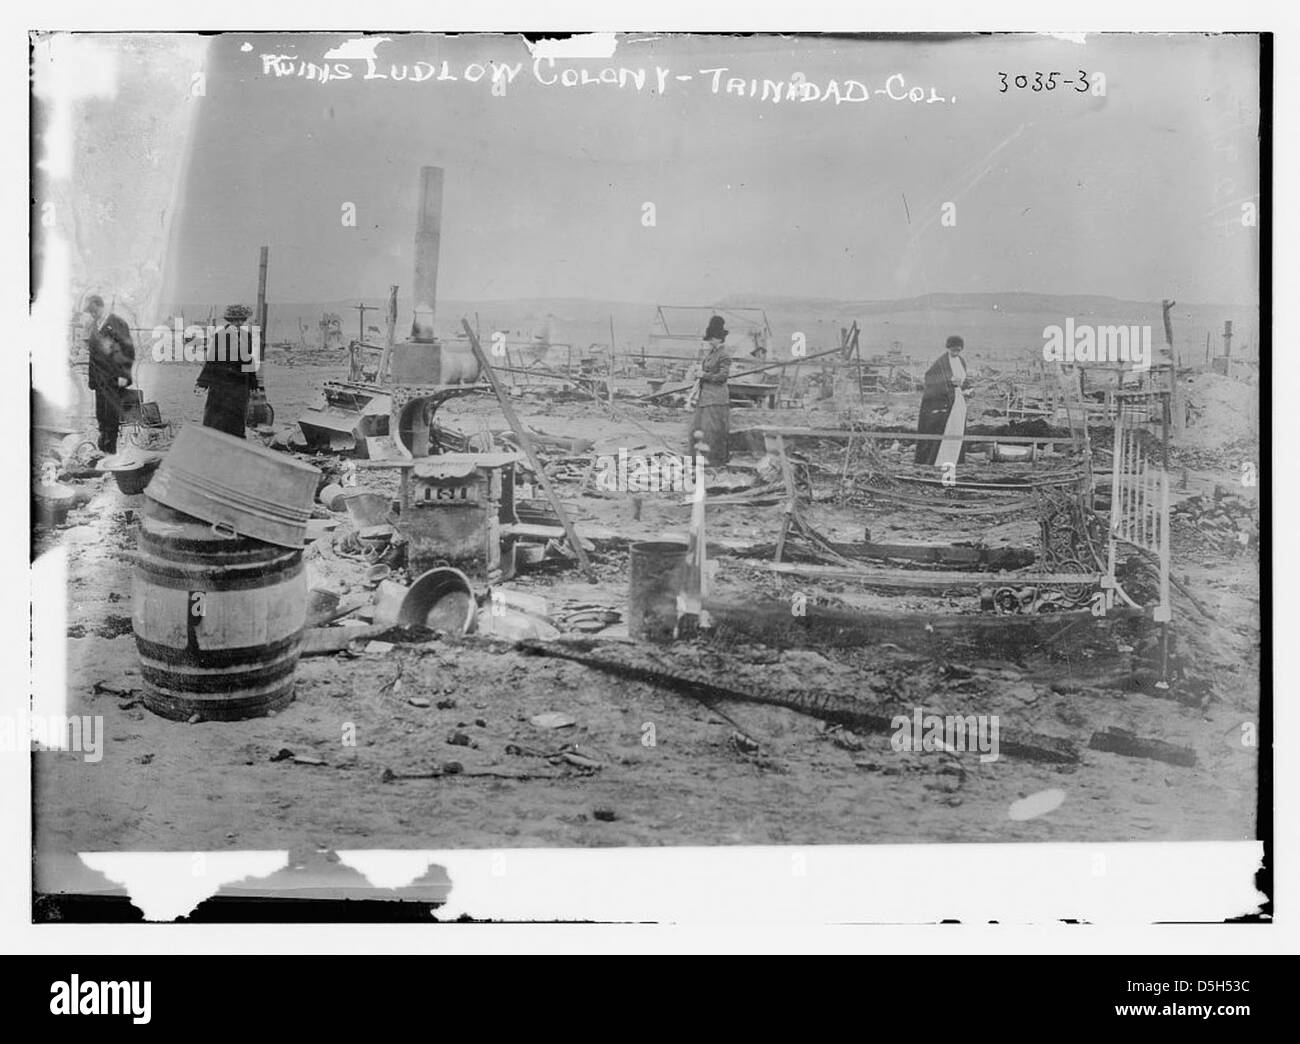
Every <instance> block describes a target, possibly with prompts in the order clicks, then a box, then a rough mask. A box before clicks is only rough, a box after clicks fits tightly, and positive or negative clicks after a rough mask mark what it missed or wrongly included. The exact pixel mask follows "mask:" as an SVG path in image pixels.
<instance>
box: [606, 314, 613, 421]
mask: <svg viewBox="0 0 1300 1044" xmlns="http://www.w3.org/2000/svg"><path fill="white" fill-rule="evenodd" d="M614 351H615V349H614V313H613V312H610V313H609V375H608V376H607V377H606V381H607V382H608V388H607V389H606V390H607V391H608V392H609V402H610V405H611V406H612V405H613V404H614Z"/></svg>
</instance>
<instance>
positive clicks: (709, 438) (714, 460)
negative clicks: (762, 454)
mask: <svg viewBox="0 0 1300 1044" xmlns="http://www.w3.org/2000/svg"><path fill="white" fill-rule="evenodd" d="M726 340H727V328H726V326H725V324H724V323H723V321H722V316H720V315H715V316H714V317H713V318H712V319H710V320H709V326H708V329H706V330H705V331H704V358H703V360H702V361H701V362H700V393H699V398H698V399H697V400H696V403H695V414H694V416H693V417H692V418H691V432H690V436H691V455H692V456H693V455H694V454H695V446H696V445H697V444H698V443H699V442H703V443H704V445H705V446H706V447H707V449H705V450H704V454H705V459H706V460H707V461H708V463H709V465H710V466H711V467H721V466H722V465H724V464H726V463H727V461H728V460H730V459H731V454H730V448H729V447H728V445H727V443H728V441H729V439H730V438H731V392H730V391H729V390H728V388H727V378H728V377H729V376H730V375H731V354H730V353H729V352H728V351H727V345H726ZM701 432H702V433H703V434H702V435H700V434H698V433H701Z"/></svg>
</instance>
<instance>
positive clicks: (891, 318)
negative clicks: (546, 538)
mask: <svg viewBox="0 0 1300 1044" xmlns="http://www.w3.org/2000/svg"><path fill="white" fill-rule="evenodd" d="M358 303H361V304H365V305H366V313H365V326H366V327H367V337H368V338H369V339H372V340H374V339H377V335H378V336H381V335H380V334H379V332H380V331H382V330H383V326H384V320H383V307H384V306H385V304H386V300H385V299H384V298H382V297H369V298H349V299H347V300H340V301H294V302H277V301H272V302H271V303H270V324H269V325H270V331H269V340H271V341H273V342H290V343H297V342H298V341H299V339H300V330H299V323H300V322H301V323H302V324H304V326H305V332H304V333H303V335H302V336H305V338H306V340H307V342H308V343H312V339H313V338H314V337H315V336H316V328H317V325H316V324H317V322H318V321H319V319H320V317H321V315H322V314H323V313H325V312H333V313H335V314H337V315H338V316H339V318H340V319H341V321H342V327H343V336H344V339H345V340H350V339H352V338H354V337H356V336H357V335H358V332H359V324H358V320H359V315H358V310H357V308H356V307H355V306H356V305H357V304H358ZM663 303H664V305H665V306H667V305H668V304H670V303H669V302H663ZM701 303H703V304H709V302H686V304H701ZM712 306H713V307H717V308H719V309H720V310H726V309H738V308H762V309H763V310H764V311H765V312H766V313H767V319H768V323H769V325H770V326H771V328H772V334H773V338H772V344H773V345H774V347H775V351H776V352H777V353H778V356H779V353H780V352H781V351H782V348H783V347H784V346H788V345H789V344H790V343H791V336H792V335H793V334H795V333H802V334H803V335H804V337H805V340H806V342H807V345H808V350H809V352H812V351H816V350H818V349H821V348H830V347H835V346H836V345H838V344H839V331H840V329H841V328H842V327H847V326H848V325H849V324H850V323H852V322H853V321H854V320H856V321H857V322H858V324H859V326H860V327H861V330H862V334H861V343H862V346H863V350H864V352H865V353H867V354H872V353H875V352H883V351H887V350H889V348H890V347H891V346H892V345H893V344H894V343H898V345H899V346H900V347H901V348H902V350H903V351H904V352H905V353H907V354H914V355H917V356H920V357H927V356H929V355H932V354H934V353H935V352H937V351H941V350H942V347H943V342H944V339H945V338H946V337H947V336H948V335H949V334H951V333H957V334H961V335H962V336H963V337H964V338H965V339H966V342H967V350H968V352H970V354H972V355H988V356H990V357H994V358H1015V357H1018V356H1022V355H1023V354H1024V353H1026V352H1028V353H1036V352H1038V351H1039V350H1041V347H1042V344H1043V328H1044V327H1045V326H1048V325H1051V324H1063V323H1064V321H1065V319H1066V318H1067V317H1071V318H1073V319H1074V320H1075V321H1076V322H1091V323H1095V324H1097V325H1103V324H1104V325H1109V324H1125V325H1128V324H1149V325H1150V326H1151V327H1152V339H1153V341H1154V342H1155V343H1163V341H1164V332H1163V327H1162V323H1161V311H1160V302H1159V301H1132V300H1122V299H1119V298H1113V297H1104V296H1099V295H1087V294H1077V295H1076V294H1071V295H1064V294H1038V293H1028V292H1007V293H992V294H990V293H932V294H923V295H920V296H917V297H908V298H898V299H889V300H871V299H860V300H841V299H831V298H810V297H794V296H781V295H772V294H732V295H729V296H727V297H725V298H723V299H722V300H721V301H717V302H712ZM209 307H210V305H209V304H206V303H204V304H191V305H188V306H186V307H185V308H184V309H183V314H184V315H186V316H187V317H190V318H191V319H194V320H197V321H204V320H206V317H207V315H208V311H209ZM411 308H412V305H411V303H410V301H409V300H407V299H406V298H405V297H402V296H400V295H399V298H398V312H397V314H398V324H397V331H398V337H399V338H400V337H402V336H404V335H405V333H406V331H407V329H409V324H410V321H411ZM220 310H221V306H220V305H218V306H217V314H220ZM437 314H438V318H437V324H436V325H437V329H438V334H439V336H441V337H444V338H451V337H455V336H458V335H459V333H460V322H461V318H462V317H465V318H468V319H469V321H470V323H471V325H473V324H474V323H475V321H476V314H477V322H478V326H479V329H480V331H481V332H482V333H483V334H484V336H486V335H487V334H488V333H490V332H491V331H494V330H504V331H506V333H507V335H508V336H509V337H511V338H512V339H516V338H517V339H521V340H527V339H530V338H532V337H533V336H535V335H537V334H539V333H542V332H543V331H546V332H548V334H549V338H550V340H551V342H552V343H557V344H565V343H567V344H571V345H573V346H574V348H575V350H582V349H586V348H588V346H590V345H593V344H595V345H601V346H604V345H608V343H609V340H610V320H611V318H612V319H613V324H614V336H615V340H616V342H617V345H618V349H619V351H621V352H622V351H640V350H641V349H643V348H644V349H645V350H646V351H647V352H652V353H653V352H662V353H665V354H684V355H689V354H691V353H693V352H694V350H695V347H694V344H693V343H692V340H691V338H693V336H694V335H695V334H696V333H698V334H703V332H704V325H705V323H706V322H707V318H708V317H707V309H703V310H698V311H690V310H678V311H675V312H673V313H671V314H670V322H671V323H672V332H673V333H674V334H677V333H681V334H684V335H685V337H686V338H687V339H686V340H683V341H665V340H662V339H659V338H655V337H652V336H651V335H652V333H661V332H662V328H661V327H660V326H658V324H657V322H656V318H657V316H656V305H655V303H653V302H635V301H607V300H592V299H586V298H573V297H564V298H515V299H509V300H483V301H463V300H444V301H439V302H438V306H437ZM1224 320H1231V321H1232V322H1233V325H1234V341H1233V343H1234V354H1235V353H1236V352H1237V351H1245V350H1247V349H1248V347H1249V346H1250V345H1252V344H1257V343H1258V336H1259V315H1258V309H1256V308H1252V307H1243V306H1241V305H1221V304H1205V303H1196V302H1183V301H1179V302H1178V304H1177V305H1176V307H1175V308H1174V311H1173V326H1174V339H1175V344H1176V346H1177V348H1178V351H1179V356H1180V359H1182V361H1184V362H1197V361H1200V360H1201V359H1202V357H1203V356H1204V354H1205V351H1206V340H1207V336H1208V339H1209V347H1210V351H1211V352H1212V353H1213V354H1218V353H1219V352H1220V351H1221V345H1222V330H1223V323H1224ZM727 321H728V324H729V327H730V329H731V330H732V331H733V334H734V335H735V336H733V338H732V340H733V341H739V340H740V338H741V334H742V332H743V329H744V317H743V316H737V315H729V316H728V317H727ZM697 327H698V330H697V329H696V328H697Z"/></svg>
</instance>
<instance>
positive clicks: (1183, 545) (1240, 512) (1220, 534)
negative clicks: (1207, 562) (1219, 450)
mask: <svg viewBox="0 0 1300 1044" xmlns="http://www.w3.org/2000/svg"><path fill="white" fill-rule="evenodd" d="M1169 528H1170V532H1171V537H1172V541H1173V546H1174V551H1175V553H1176V554H1189V555H1196V554H1205V553H1209V554H1214V555H1221V556H1228V557H1231V556H1233V555H1237V554H1241V553H1243V552H1245V551H1247V550H1249V549H1251V548H1256V547H1258V546H1259V518H1258V506H1257V504H1256V503H1255V501H1253V500H1251V499H1249V498H1247V497H1244V496H1240V495H1238V494H1233V493H1227V492H1226V491H1225V490H1224V488H1223V487H1222V486H1216V487H1215V490H1214V493H1213V495H1211V496H1207V495H1205V494H1200V493H1198V494H1197V495H1196V496H1193V497H1188V498H1187V499H1186V500H1183V501H1181V502H1180V503H1178V504H1177V505H1175V506H1174V507H1173V508H1172V509H1171V511H1170V513H1169Z"/></svg>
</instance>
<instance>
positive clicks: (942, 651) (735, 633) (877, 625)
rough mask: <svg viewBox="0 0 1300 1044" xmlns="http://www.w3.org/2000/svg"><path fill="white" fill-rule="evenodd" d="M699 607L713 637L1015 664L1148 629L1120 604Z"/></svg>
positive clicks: (760, 603) (1142, 614)
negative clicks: (887, 647) (925, 609)
mask: <svg viewBox="0 0 1300 1044" xmlns="http://www.w3.org/2000/svg"><path fill="white" fill-rule="evenodd" d="M704 608H705V609H707V610H708V611H709V615H710V616H711V617H712V618H713V621H714V632H713V633H714V638H715V640H717V641H724V642H725V641H728V640H735V639H736V638H741V639H744V640H756V641H760V642H762V643H763V644H765V645H770V646H772V647H774V648H785V649H809V648H825V649H846V648H862V647H866V646H871V645H879V644H882V643H886V642H888V643H892V644H894V645H898V646H900V647H901V648H904V649H910V650H913V651H916V652H919V653H924V654H926V655H946V654H947V653H949V652H951V651H953V650H956V649H961V650H965V651H968V652H969V653H971V654H978V655H979V656H983V657H1000V658H1006V659H1013V658H1016V657H1021V656H1025V655H1028V654H1032V653H1037V652H1042V651H1044V650H1047V649H1050V650H1052V652H1053V653H1055V654H1059V653H1060V652H1061V651H1062V650H1064V649H1070V648H1075V647H1081V646H1086V645H1089V644H1094V643H1096V642H1097V641H1099V640H1101V641H1108V640H1109V636H1110V634H1111V632H1112V631H1113V630H1114V629H1115V628H1116V627H1122V628H1131V627H1136V628H1138V629H1139V630H1141V631H1145V630H1146V629H1148V628H1150V627H1151V626H1152V625H1151V624H1150V620H1149V618H1150V613H1148V612H1146V611H1145V610H1142V609H1130V608H1128V607H1127V606H1120V607H1116V608H1114V609H1109V610H1107V612H1106V615H1105V616H1104V617H1094V616H1093V615H1092V613H1091V612H1090V611H1089V610H1086V609H1083V610H1075V611H1071V612H1064V613H1038V614H1033V615H1020V614H1005V615H1003V614H989V613H950V612H933V613H921V612H899V611H897V610H894V609H882V610H866V609H840V608H832V607H830V606H824V605H819V604H817V603H816V602H815V601H814V600H813V599H812V598H811V597H810V598H809V599H808V600H807V603H806V604H805V605H804V606H803V609H804V612H803V615H802V616H796V615H794V613H792V612H791V609H790V603H789V602H788V601H783V600H772V599H766V600H764V599H750V600H747V601H746V602H744V603H743V604H742V603H736V602H729V601H725V600H723V599H718V598H707V599H705V601H704Z"/></svg>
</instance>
